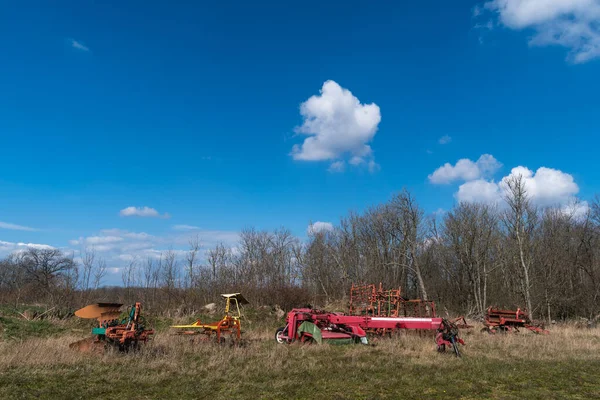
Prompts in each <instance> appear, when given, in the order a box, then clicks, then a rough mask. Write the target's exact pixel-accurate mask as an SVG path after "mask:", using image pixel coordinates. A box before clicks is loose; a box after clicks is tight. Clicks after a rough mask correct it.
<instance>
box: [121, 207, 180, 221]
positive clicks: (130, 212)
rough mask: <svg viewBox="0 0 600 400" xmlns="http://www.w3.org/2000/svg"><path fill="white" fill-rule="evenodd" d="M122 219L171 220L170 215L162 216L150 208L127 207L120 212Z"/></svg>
mask: <svg viewBox="0 0 600 400" xmlns="http://www.w3.org/2000/svg"><path fill="white" fill-rule="evenodd" d="M119 215H120V216H121V217H134V216H135V217H152V218H170V217H171V216H170V215H169V214H168V213H164V214H163V215H161V214H160V213H159V212H158V211H156V210H155V209H154V208H150V207H133V206H131V207H126V208H124V209H122V210H121V211H120V212H119Z"/></svg>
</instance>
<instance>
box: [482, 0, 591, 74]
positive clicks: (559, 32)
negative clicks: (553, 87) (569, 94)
mask: <svg viewBox="0 0 600 400" xmlns="http://www.w3.org/2000/svg"><path fill="white" fill-rule="evenodd" d="M473 15H474V17H475V18H478V19H479V18H490V16H491V18H492V23H490V22H489V21H488V22H487V23H483V24H482V23H479V24H477V25H476V27H484V28H486V29H491V28H490V27H493V26H494V24H497V25H502V26H504V27H506V28H509V29H515V30H526V29H527V30H531V31H532V32H533V35H532V36H530V39H529V45H530V46H562V47H565V48H567V49H568V50H569V55H568V57H567V59H568V60H569V61H571V62H573V63H584V62H586V61H589V60H592V59H594V58H598V57H600V0H552V1H550V0H490V1H486V2H485V3H483V4H481V5H479V6H477V7H475V10H474V13H473Z"/></svg>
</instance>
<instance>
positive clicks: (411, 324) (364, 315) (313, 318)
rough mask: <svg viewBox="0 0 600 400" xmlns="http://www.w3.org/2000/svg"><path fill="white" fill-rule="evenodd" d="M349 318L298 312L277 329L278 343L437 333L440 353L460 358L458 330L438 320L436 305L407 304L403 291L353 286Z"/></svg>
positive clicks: (361, 340) (363, 340) (358, 340)
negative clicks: (448, 349)
mask: <svg viewBox="0 0 600 400" xmlns="http://www.w3.org/2000/svg"><path fill="white" fill-rule="evenodd" d="M350 314H351V315H346V314H344V313H336V312H327V311H322V310H316V309H312V308H296V309H293V310H291V311H290V312H289V313H288V314H287V318H286V325H285V327H282V328H279V329H277V331H276V332H275V340H276V342H277V343H280V344H282V343H292V342H301V343H306V342H309V343H313V342H314V343H319V344H320V343H323V342H324V341H325V342H329V343H338V344H346V343H362V344H368V336H367V334H370V335H386V334H387V335H392V334H393V333H394V332H398V331H400V330H414V331H420V332H423V331H424V332H435V342H436V345H437V350H438V351H439V352H444V351H445V350H446V347H448V348H450V349H451V350H452V351H454V353H455V354H456V356H460V350H459V347H458V344H459V343H460V344H463V345H464V341H463V340H462V339H461V338H460V337H459V332H458V326H457V325H456V324H455V323H454V322H452V321H448V320H446V319H444V318H439V317H436V316H435V304H434V303H433V302H426V301H422V300H408V299H405V298H403V297H402V296H401V293H400V289H392V290H383V289H382V287H381V284H380V286H379V289H377V288H376V287H375V285H363V286H354V285H353V286H352V288H351V290H350Z"/></svg>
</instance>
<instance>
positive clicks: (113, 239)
mask: <svg viewBox="0 0 600 400" xmlns="http://www.w3.org/2000/svg"><path fill="white" fill-rule="evenodd" d="M122 241H123V238H122V237H118V236H90V237H88V238H86V239H85V242H86V243H87V244H90V245H95V244H109V243H117V242H122Z"/></svg>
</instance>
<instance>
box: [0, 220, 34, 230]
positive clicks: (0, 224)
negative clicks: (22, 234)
mask: <svg viewBox="0 0 600 400" xmlns="http://www.w3.org/2000/svg"><path fill="white" fill-rule="evenodd" d="M0 229H11V230H14V231H29V232H33V231H37V230H38V229H35V228H30V227H28V226H23V225H17V224H11V223H9V222H2V221H0Z"/></svg>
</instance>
